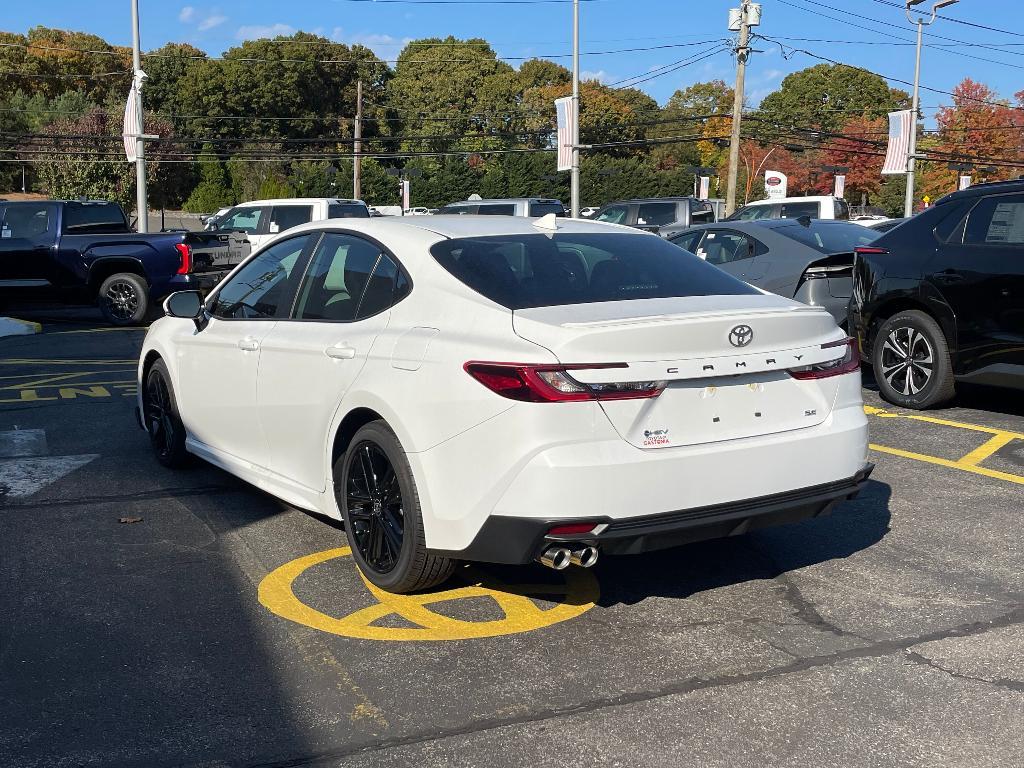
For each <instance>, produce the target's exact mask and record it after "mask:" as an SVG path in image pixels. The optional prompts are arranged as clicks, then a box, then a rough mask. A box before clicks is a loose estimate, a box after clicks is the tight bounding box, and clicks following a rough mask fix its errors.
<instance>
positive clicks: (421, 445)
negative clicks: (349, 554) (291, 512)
mask: <svg viewBox="0 0 1024 768" xmlns="http://www.w3.org/2000/svg"><path fill="white" fill-rule="evenodd" d="M165 309H166V311H167V313H168V315H169V316H168V317H164V318H161V319H159V320H157V321H156V322H155V323H153V324H152V326H151V327H150V329H149V332H148V334H147V335H146V339H145V343H144V345H143V349H142V354H141V359H140V362H139V369H138V380H139V401H138V406H139V409H140V415H141V423H142V424H143V425H144V428H145V429H147V431H148V432H149V436H150V439H151V441H152V444H153V447H154V449H155V452H156V455H157V458H158V459H159V460H160V461H161V462H162V463H164V464H165V465H168V466H172V467H173V466H179V465H180V464H182V463H183V462H184V461H185V460H186V459H187V454H189V453H191V454H195V455H196V456H199V457H201V458H203V459H205V460H207V461H209V462H211V463H213V464H215V465H217V466H219V467H221V468H223V469H225V470H227V471H228V472H231V473H232V474H235V475H237V476H238V477H240V478H242V479H244V480H246V481H248V482H250V483H252V484H253V485H256V486H258V487H259V488H262V489H263V490H265V491H268V492H269V493H272V494H274V495H275V496H278V497H279V498H281V499H283V500H284V501H286V502H287V503H289V504H292V505H294V506H296V507H299V508H302V509H307V510H313V511H315V512H319V513H321V514H324V515H327V516H329V517H333V518H338V519H341V520H343V521H344V523H345V526H346V530H347V532H348V539H349V543H350V545H351V546H352V550H353V557H354V558H355V561H356V563H357V564H358V566H359V567H360V568H361V569H362V571H363V573H364V574H365V575H366V577H367V578H368V579H369V580H370V581H372V582H373V583H374V584H376V585H378V586H380V587H382V588H383V589H386V590H391V591H396V592H404V591H410V590H417V589H422V588H425V587H427V586H429V585H432V584H437V583H440V582H442V581H444V580H445V579H446V578H447V577H448V575H449V574H450V573H451V572H452V569H453V567H454V564H455V563H456V562H457V561H459V560H477V561H490V562H500V563H529V562H531V561H533V560H540V561H541V562H543V563H545V564H546V565H549V566H551V567H555V568H563V567H566V566H567V565H569V564H570V563H573V564H575V565H576V566H577V567H578V566H587V565H592V564H593V562H594V561H595V560H596V559H597V555H598V552H599V551H603V552H606V553H609V554H620V553H621V554H632V553H639V552H644V551H647V550H653V549H659V548H663V547H670V546H674V545H677V544H681V543H686V542H690V541H697V540H701V539H708V538H714V537H720V536H729V535H734V534H739V533H743V532H745V531H748V530H753V529H755V528H760V527H763V526H767V525H773V524H777V523H784V522H791V521H794V520H800V519H804V518H808V517H814V516H816V515H819V514H823V513H825V512H827V511H828V510H829V509H831V507H832V505H833V504H834V503H835V502H837V501H839V500H842V499H846V498H850V497H851V496H853V495H854V494H856V493H857V491H858V489H859V488H860V487H861V486H862V485H863V484H864V482H865V480H866V478H867V476H868V474H869V473H870V471H871V465H870V464H868V463H867V462H866V454H867V421H866V417H865V414H864V410H863V407H862V402H861V389H860V372H859V370H858V357H857V354H856V351H855V349H854V345H853V342H852V341H851V340H850V339H848V338H847V337H846V335H845V334H844V333H843V332H842V331H840V330H839V328H838V327H837V326H836V324H835V322H833V320H832V317H831V316H830V315H829V314H828V312H826V311H825V310H823V309H820V308H817V307H809V306H806V305H803V304H798V303H797V302H794V301H791V300H789V299H785V298H782V297H779V296H774V295H771V294H765V293H763V292H762V291H759V290H757V289H755V288H753V287H751V286H749V285H747V284H746V283H743V282H741V281H740V280H738V279H736V278H734V277H732V276H731V275H728V274H726V273H725V272H723V271H721V270H719V269H717V268H716V267H714V266H712V265H710V264H706V263H705V262H704V261H702V260H701V259H699V258H697V257H696V256H693V255H692V254H689V253H686V252H685V251H683V250H682V249H680V248H677V247H676V246H674V245H672V244H671V243H669V242H666V241H664V240H662V239H661V238H659V237H658V236H657V235H652V234H648V233H644V232H641V231H638V230H636V229H632V228H627V227H619V226H616V225H609V224H601V223H596V222H588V221H577V220H567V219H556V218H555V217H554V216H548V217H544V218H541V219H537V220H531V219H526V218H518V217H511V216H508V217H504V216H449V217H432V218H406V219H400V218H377V219H358V220H357V219H351V220H344V221H325V222H317V223H313V224H309V225H304V226H300V227H296V228H295V229H292V230H290V231H289V232H288V233H287V234H285V235H282V236H279V237H278V238H276V239H275V240H274V241H273V242H271V243H270V244H269V245H268V246H267V247H265V248H264V249H263V250H262V251H259V252H257V253H254V254H253V255H252V256H251V257H250V258H249V259H248V260H247V261H246V262H244V263H243V264H241V265H239V267H237V268H236V269H235V270H234V272H232V273H231V274H230V275H229V276H228V277H227V278H225V279H224V280H223V281H222V282H221V283H220V284H219V285H218V287H217V288H216V289H215V290H214V291H213V292H212V294H211V295H210V296H209V298H208V299H207V300H206V301H205V302H202V299H201V296H200V294H198V293H195V292H182V293H176V294H173V295H172V296H170V297H169V298H168V299H167V301H166V303H165Z"/></svg>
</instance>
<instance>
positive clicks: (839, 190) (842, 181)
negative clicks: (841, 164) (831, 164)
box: [832, 173, 846, 197]
mask: <svg viewBox="0 0 1024 768" xmlns="http://www.w3.org/2000/svg"><path fill="white" fill-rule="evenodd" d="M844 192H846V174H843V173H840V174H837V175H836V188H835V191H834V192H833V193H832V194H834V195H835V196H836V197H842V196H843V193H844Z"/></svg>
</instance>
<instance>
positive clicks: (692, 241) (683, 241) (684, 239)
mask: <svg viewBox="0 0 1024 768" xmlns="http://www.w3.org/2000/svg"><path fill="white" fill-rule="evenodd" d="M703 234H704V230H703V229H695V230H693V231H692V232H683V233H682V234H679V235H676V236H675V237H670V238H669V242H671V243H674V244H675V245H678V246H679V247H680V248H682V249H683V250H684V251H689V252H690V253H696V252H697V250H696V248H697V243H699V242H700V236H701V235H703Z"/></svg>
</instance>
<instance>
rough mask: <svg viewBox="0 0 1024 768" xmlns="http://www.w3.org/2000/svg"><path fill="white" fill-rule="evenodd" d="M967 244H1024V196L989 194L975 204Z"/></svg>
mask: <svg viewBox="0 0 1024 768" xmlns="http://www.w3.org/2000/svg"><path fill="white" fill-rule="evenodd" d="M964 245H1014V246H1021V245H1024V195H1000V196H998V197H986V198H984V199H983V200H982V201H981V202H980V203H978V204H977V205H976V206H974V209H973V210H972V211H971V213H970V215H969V216H968V217H967V227H966V228H965V229H964Z"/></svg>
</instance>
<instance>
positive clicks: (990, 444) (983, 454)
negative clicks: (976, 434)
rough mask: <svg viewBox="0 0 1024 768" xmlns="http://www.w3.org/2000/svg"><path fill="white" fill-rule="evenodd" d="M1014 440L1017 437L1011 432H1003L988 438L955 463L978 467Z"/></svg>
mask: <svg viewBox="0 0 1024 768" xmlns="http://www.w3.org/2000/svg"><path fill="white" fill-rule="evenodd" d="M1016 439H1017V436H1016V435H1015V434H1014V433H1012V432H1003V433H1002V434H999V435H995V436H993V437H990V438H989V439H988V440H986V441H985V442H984V443H982V444H981V445H979V446H978V447H977V448H975V449H974V450H973V451H971V452H970V453H968V454H967V455H966V456H964V457H963V458H961V459H960V461H959V462H957V463H958V464H972V465H978V464H980V463H981V462H983V461H984V460H985V459H987V458H988V457H989V456H991V455H992V454H993V453H995V452H996V451H998V450H999V449H1000V448H1002V447H1003V446H1004V445H1007V444H1008V443H1011V442H1013V441H1014V440H1016Z"/></svg>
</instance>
